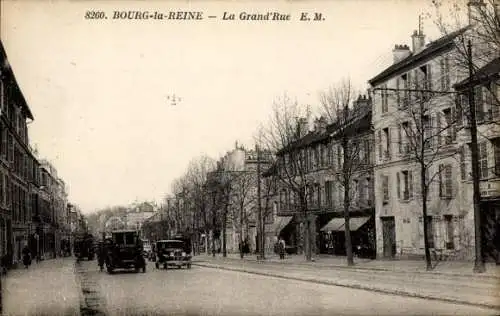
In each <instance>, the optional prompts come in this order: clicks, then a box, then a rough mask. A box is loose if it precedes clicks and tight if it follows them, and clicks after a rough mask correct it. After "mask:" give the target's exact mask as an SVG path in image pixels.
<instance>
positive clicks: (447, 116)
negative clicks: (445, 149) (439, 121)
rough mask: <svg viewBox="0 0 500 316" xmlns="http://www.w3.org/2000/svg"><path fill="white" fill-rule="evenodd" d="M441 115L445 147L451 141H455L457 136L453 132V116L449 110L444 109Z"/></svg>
mask: <svg viewBox="0 0 500 316" xmlns="http://www.w3.org/2000/svg"><path fill="white" fill-rule="evenodd" d="M443 115H444V121H445V124H446V125H445V127H444V128H445V130H446V132H445V133H444V134H445V139H444V143H445V145H449V144H451V143H452V142H453V141H455V139H456V137H457V135H456V131H455V126H454V124H453V114H452V111H451V109H444V110H443Z"/></svg>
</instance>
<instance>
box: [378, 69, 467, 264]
mask: <svg viewBox="0 0 500 316" xmlns="http://www.w3.org/2000/svg"><path fill="white" fill-rule="evenodd" d="M413 77H414V78H412V79H410V78H408V82H407V83H405V86H406V87H407V88H406V89H401V90H397V89H395V90H393V91H392V92H391V91H387V90H381V93H382V94H383V97H386V98H392V99H393V100H392V101H394V103H395V104H397V105H398V109H397V110H396V111H394V112H393V113H392V115H393V118H394V123H395V125H396V127H397V130H398V136H397V143H398V154H399V156H400V158H401V159H404V160H406V161H408V163H409V164H410V166H409V168H408V170H407V171H404V172H403V173H402V174H401V175H400V173H399V172H398V174H397V180H396V181H397V194H398V198H400V199H402V200H406V201H408V200H410V199H412V198H413V181H414V180H413V170H412V169H413V168H414V167H416V169H417V172H418V179H419V187H420V188H419V189H420V192H419V194H418V195H419V197H420V201H419V202H420V203H421V207H422V223H423V236H424V251H425V261H426V267H427V270H432V269H433V267H432V261H431V253H430V248H434V246H432V247H431V240H430V237H429V235H430V228H431V226H430V224H431V221H430V220H429V218H430V217H429V216H428V208H429V198H430V196H429V193H430V192H431V191H432V190H431V188H432V186H433V185H434V184H435V183H436V182H437V183H438V184H439V199H451V198H452V196H453V184H452V176H451V174H452V165H451V163H450V160H449V159H456V157H457V153H458V147H457V146H456V144H455V141H456V135H457V130H458V127H457V115H455V99H454V96H453V95H452V94H447V93H440V92H439V91H438V90H436V91H435V92H433V90H432V79H431V78H430V77H429V76H427V75H426V73H424V72H421V71H420V69H417V70H416V71H415V72H414V73H413ZM379 133H380V132H379ZM382 138H383V136H382V135H381V134H380V135H378V140H379V146H382V147H383V144H381V140H382ZM390 141H391V140H388V142H390ZM383 153H384V150H379V154H383ZM382 158H383V157H382ZM412 164H413V166H411V165H412ZM436 166H437V167H438V168H436ZM401 177H402V179H401ZM437 180H439V181H437ZM417 192H418V191H417Z"/></svg>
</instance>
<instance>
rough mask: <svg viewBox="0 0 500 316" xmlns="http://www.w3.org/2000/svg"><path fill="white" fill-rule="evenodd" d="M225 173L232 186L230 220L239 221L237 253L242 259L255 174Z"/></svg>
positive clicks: (242, 171) (247, 172) (251, 205)
mask: <svg viewBox="0 0 500 316" xmlns="http://www.w3.org/2000/svg"><path fill="white" fill-rule="evenodd" d="M227 172H228V173H229V176H230V177H231V185H232V194H231V200H232V201H231V205H232V208H233V210H234V212H232V220H233V221H234V220H239V224H238V228H239V252H240V257H241V258H243V256H244V253H243V250H244V249H243V244H244V241H245V240H246V238H245V239H244V238H243V235H244V233H245V232H246V234H247V235H248V230H246V229H245V230H244V227H248V222H249V219H250V217H251V216H252V213H253V212H252V211H253V209H254V207H253V206H255V201H256V194H255V186H256V182H255V180H256V174H255V172H253V171H252V170H233V171H231V170H228V171H227ZM246 237H247V236H246Z"/></svg>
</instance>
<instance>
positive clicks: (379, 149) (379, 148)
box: [377, 130, 384, 160]
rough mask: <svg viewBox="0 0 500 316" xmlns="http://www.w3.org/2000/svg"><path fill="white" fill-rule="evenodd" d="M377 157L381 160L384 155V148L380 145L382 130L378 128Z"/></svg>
mask: <svg viewBox="0 0 500 316" xmlns="http://www.w3.org/2000/svg"><path fill="white" fill-rule="evenodd" d="M377 138H378V158H379V159H380V160H382V158H383V157H384V150H383V146H382V142H383V140H382V131H381V130H379V131H378V137H377Z"/></svg>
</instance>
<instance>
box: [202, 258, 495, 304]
mask: <svg viewBox="0 0 500 316" xmlns="http://www.w3.org/2000/svg"><path fill="white" fill-rule="evenodd" d="M357 262H358V264H357V266H356V267H355V268H351V267H346V266H345V259H344V258H339V257H333V258H319V259H318V258H317V261H316V262H306V261H305V260H304V259H303V258H301V257H300V256H291V257H289V258H287V259H285V260H279V259H277V258H275V257H274V256H273V257H270V258H269V259H267V260H265V261H257V260H256V259H255V255H254V256H251V257H246V258H245V259H244V260H241V259H240V258H239V255H237V254H236V255H234V254H231V255H228V257H227V258H223V257H222V256H217V257H216V258H213V257H212V256H207V255H203V256H196V257H194V259H193V264H194V265H198V266H203V267H208V268H218V269H225V270H232V271H238V272H245V273H251V274H258V275H264V276H269V277H278V278H283V279H290V280H298V281H306V282H312V283H318V284H326V285H335V286H344V287H349V288H356V289H362V290H368V291H374V292H379V293H384V294H391V295H400V296H409V297H418V298H424V299H429V300H439V301H445V302H452V303H455V304H467V305H473V306H481V307H487V308H493V309H497V310H500V291H498V289H499V287H500V278H499V277H498V274H497V275H495V274H494V273H495V272H494V270H496V269H494V268H497V267H496V266H493V267H492V266H490V265H488V267H487V268H488V269H489V272H488V274H481V276H480V277H475V276H476V275H475V274H473V273H472V263H458V262H455V263H449V264H448V266H444V265H443V267H442V269H441V270H439V269H436V271H433V272H426V271H425V263H424V262H416V261H408V262H407V261H377V260H365V261H361V260H359V259H358V260H357Z"/></svg>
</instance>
